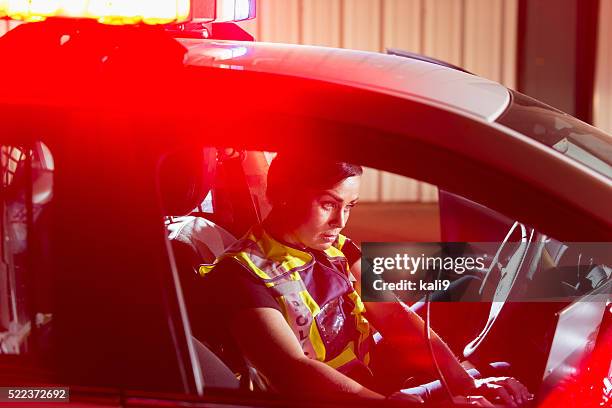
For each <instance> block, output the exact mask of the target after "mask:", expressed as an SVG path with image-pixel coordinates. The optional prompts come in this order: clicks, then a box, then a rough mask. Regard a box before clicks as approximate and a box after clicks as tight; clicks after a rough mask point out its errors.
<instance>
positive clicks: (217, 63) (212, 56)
mask: <svg viewBox="0 0 612 408" xmlns="http://www.w3.org/2000/svg"><path fill="white" fill-rule="evenodd" d="M179 41H180V43H181V44H183V45H184V46H185V47H186V48H187V49H188V52H187V55H186V58H185V63H186V64H187V65H192V66H207V67H216V68H226V69H235V70H246V71H255V72H265V73H271V74H283V75H289V76H296V77H302V78H308V79H315V80H322V81H327V82H332V83H337V84H342V85H349V86H353V87H357V88H363V89H369V90H375V91H378V92H382V93H387V94H392V95H396V96H400V97H402V98H406V99H412V100H416V101H419V102H422V103H425V104H429V105H434V106H437V107H442V108H444V109H447V110H453V111H456V112H458V113H462V114H464V115H465V114H467V115H473V116H477V117H479V118H480V119H484V120H486V121H488V122H492V121H494V120H495V119H497V118H498V117H499V116H500V115H501V114H502V113H503V112H504V111H505V109H506V108H507V107H508V105H509V103H510V93H509V91H508V89H507V88H506V87H504V86H502V85H500V84H498V83H496V82H493V81H490V80H487V79H484V78H480V77H477V76H475V75H471V74H469V73H466V72H461V71H459V70H455V69H452V68H448V67H444V66H441V65H438V64H434V63H430V62H426V61H419V60H415V59H411V58H405V57H399V56H393V55H385V54H381V53H375V52H366V51H355V50H346V49H338V48H329V47H317V46H306V45H292V44H276V43H261V42H239V41H220V40H201V39H179Z"/></svg>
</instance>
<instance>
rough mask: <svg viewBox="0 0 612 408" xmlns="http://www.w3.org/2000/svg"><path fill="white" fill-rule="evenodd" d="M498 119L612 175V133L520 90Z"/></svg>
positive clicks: (596, 169) (591, 166) (568, 155)
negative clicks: (523, 93)
mask: <svg viewBox="0 0 612 408" xmlns="http://www.w3.org/2000/svg"><path fill="white" fill-rule="evenodd" d="M511 92H512V103H511V104H510V106H509V108H508V109H507V110H506V112H505V113H504V114H503V115H502V116H501V117H500V118H499V119H498V120H497V121H498V122H499V123H501V124H502V125H505V126H507V127H509V128H511V129H513V130H516V131H518V132H520V133H522V134H524V135H526V136H528V137H530V138H532V139H535V140H537V141H538V142H541V143H544V144H545V145H547V146H549V147H552V148H553V149H555V150H557V151H558V152H561V153H563V154H564V155H565V156H567V157H570V158H572V159H573V160H576V161H578V162H580V163H582V164H584V165H585V166H587V167H589V168H591V169H593V170H595V171H597V172H598V173H601V174H603V175H605V176H607V177H608V178H612V136H610V135H608V134H606V133H604V132H602V131H601V130H599V129H597V128H595V127H593V126H590V125H588V124H586V123H584V122H582V121H580V120H578V119H576V118H574V117H572V116H570V115H568V114H567V113H564V112H561V111H559V110H556V109H554V108H552V107H550V106H548V105H546V104H543V103H541V102H538V101H536V100H535V99H532V98H530V97H528V96H525V95H522V94H520V93H518V92H514V91H511Z"/></svg>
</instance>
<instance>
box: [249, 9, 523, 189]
mask: <svg viewBox="0 0 612 408" xmlns="http://www.w3.org/2000/svg"><path fill="white" fill-rule="evenodd" d="M517 11H518V4H517V0H258V16H257V20H255V21H253V22H248V23H246V24H243V26H244V27H245V28H246V29H247V30H248V31H249V32H251V33H252V34H254V35H255V37H256V38H257V39H259V40H260V41H271V42H290V43H296V44H312V45H323V46H332V47H345V48H353V49H360V50H367V51H384V50H385V49H386V48H401V49H405V50H408V51H413V52H417V53H421V54H425V55H428V56H431V57H434V58H439V59H442V60H445V61H448V62H450V63H453V64H455V65H459V66H462V67H465V68H466V69H468V70H469V71H472V72H474V73H476V74H478V75H481V76H484V77H486V78H490V79H493V80H495V81H499V82H501V83H503V84H505V85H506V86H509V87H514V86H515V76H516V75H515V67H516V61H515V55H516V28H517ZM365 178H366V179H367V182H366V183H365V186H366V187H367V188H365V189H364V190H363V191H362V198H363V199H364V200H381V201H435V200H437V191H436V189H435V188H434V187H432V186H430V185H428V184H426V183H420V182H417V181H414V180H408V179H406V178H403V177H398V176H395V175H392V174H389V173H384V172H378V171H375V170H371V169H368V170H367V171H366V174H365Z"/></svg>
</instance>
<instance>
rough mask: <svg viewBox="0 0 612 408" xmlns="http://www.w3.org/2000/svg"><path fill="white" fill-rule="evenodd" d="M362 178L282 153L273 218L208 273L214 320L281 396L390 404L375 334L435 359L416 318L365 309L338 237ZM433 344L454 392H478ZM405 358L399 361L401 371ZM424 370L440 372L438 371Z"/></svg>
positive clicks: (391, 308)
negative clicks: (338, 396) (342, 396)
mask: <svg viewBox="0 0 612 408" xmlns="http://www.w3.org/2000/svg"><path fill="white" fill-rule="evenodd" d="M361 175H362V169H361V167H360V166H356V165H352V164H348V163H342V162H334V161H326V160H318V161H315V160H313V159H307V158H303V157H297V156H293V155H288V154H279V155H278V156H277V157H276V158H275V159H274V161H273V162H272V164H271V166H270V170H269V173H268V189H267V195H268V199H269V201H270V203H271V205H272V210H271V212H270V214H269V216H268V217H267V218H266V219H265V221H264V222H263V224H262V225H258V226H255V227H253V228H252V229H251V230H250V231H249V232H248V233H247V234H246V236H245V237H244V238H243V239H241V240H240V241H238V242H237V243H236V244H235V245H233V246H232V247H231V248H230V249H229V250H228V251H227V252H226V253H225V254H224V255H223V256H222V257H221V258H219V259H218V260H217V262H216V263H215V265H213V266H203V267H201V268H200V273H201V274H202V275H204V276H205V277H206V279H205V280H204V281H205V282H206V285H205V286H207V288H208V294H207V296H209V299H212V300H211V302H210V303H211V306H210V307H209V308H208V310H209V312H210V314H209V315H214V316H216V320H217V324H221V322H220V321H219V320H221V318H220V316H223V317H222V319H223V324H224V326H225V328H226V329H227V330H226V331H224V332H225V333H226V334H229V336H228V337H230V338H231V340H233V341H235V342H236V343H237V346H238V348H239V349H240V351H241V353H242V355H243V356H245V358H246V360H247V361H248V363H249V365H251V366H253V367H255V368H256V369H257V371H258V372H259V373H261V374H263V376H264V377H265V378H266V379H267V382H268V383H269V384H271V385H272V387H273V388H274V389H276V390H278V391H280V392H285V393H291V394H293V395H295V394H299V393H304V394H307V393H312V392H317V393H324V392H328V393H337V392H343V393H351V394H355V395H360V396H364V397H372V398H385V396H384V395H382V394H381V392H380V391H381V390H383V389H384V388H385V387H384V386H381V383H382V381H380V379H377V375H376V374H378V373H380V372H381V370H380V367H384V366H387V365H389V364H390V363H392V362H391V361H387V362H384V361H377V358H378V360H379V356H380V353H377V345H376V344H375V341H374V333H376V331H375V330H374V327H376V330H378V331H379V332H380V333H382V336H383V338H385V340H387V342H388V343H389V344H393V341H394V340H395V342H396V343H398V344H399V343H401V345H402V348H403V350H406V349H408V350H411V353H408V354H410V355H413V356H414V355H419V354H420V355H425V353H427V348H426V347H427V345H426V344H425V342H424V341H423V339H422V333H423V322H422V320H421V319H420V318H419V317H418V316H417V315H415V314H414V313H412V312H410V311H407V310H405V309H404V308H402V307H401V306H400V305H399V304H388V303H387V304H384V305H383V304H376V303H371V304H368V305H367V307H366V306H364V304H363V303H362V302H361V299H360V297H359V294H358V292H359V284H358V279H359V274H360V268H359V265H360V252H359V249H358V247H357V246H356V245H355V244H354V243H352V242H351V241H350V240H349V239H348V238H346V237H345V236H343V235H341V234H340V232H341V231H342V229H343V228H344V227H345V225H346V222H347V221H348V217H349V214H350V211H351V209H352V208H353V207H354V206H355V205H356V204H357V201H358V200H359V187H360V182H361ZM356 278H357V279H356ZM390 313H391V314H393V316H392V318H391V319H389V314H390ZM390 321H393V322H394V324H393V325H390V324H389V323H388V322H390ZM398 322H399V323H401V324H398ZM397 327H401V329H399V330H398V328H397ZM222 331H223V330H222ZM433 338H434V340H433V343H434V349H435V350H436V353H437V356H438V359H439V363H440V365H441V366H442V367H443V372H444V375H445V378H446V380H447V382H448V385H449V387H450V388H451V391H452V392H453V393H454V394H455V395H467V393H470V392H472V391H473V390H474V389H475V388H476V384H475V382H474V380H473V379H472V377H470V375H469V374H468V373H467V372H466V371H465V369H463V367H462V366H461V365H460V364H459V362H458V361H457V360H456V358H455V357H454V356H453V354H452V352H451V351H450V350H449V348H448V347H447V346H446V345H445V344H444V343H443V342H442V341H441V340H440V339H439V338H438V337H437V336H435V334H434V335H433ZM209 340H210V339H209ZM216 340H218V341H221V342H227V340H229V339H228V338H227V337H225V338H224V336H221V337H220V338H218V339H216ZM213 341H214V340H213ZM406 341H410V348H408V347H406ZM403 354H407V353H406V352H405V351H404V352H403ZM410 355H408V356H406V358H405V359H404V363H405V364H404V366H405V367H402V369H405V370H406V371H405V374H404V376H405V378H407V377H408V376H409V375H410V374H411V371H410V369H411V368H412V369H413V370H412V371H414V368H415V367H410V363H411V361H414V359H411V358H410ZM401 360H402V359H397V361H394V362H397V363H398V364H400V365H401V364H402V361H401ZM426 366H427V368H428V369H429V370H430V372H432V373H433V372H434V371H433V368H432V366H431V363H429V362H428V363H426ZM382 380H383V381H387V380H389V378H388V377H384V378H382ZM398 384H401V382H400V383H398ZM484 388H487V390H486V391H491V390H492V391H493V392H492V393H491V392H489V395H494V396H498V397H500V398H502V399H504V400H506V401H507V402H508V403H509V405H515V404H520V403H522V402H523V401H524V400H526V399H527V398H528V392H527V390H526V389H525V388H524V387H523V386H522V385H521V384H520V383H518V381H516V380H514V379H508V378H502V379H498V380H496V381H493V380H491V381H488V382H487V385H485V387H484ZM393 395H394V396H403V397H404V398H406V399H408V400H412V401H418V400H420V398H419V397H414V396H409V395H404V394H401V393H400V394H398V393H395V394H393ZM483 403H485V404H486V403H487V402H486V400H483Z"/></svg>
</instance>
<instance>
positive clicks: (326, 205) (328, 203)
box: [321, 202, 336, 210]
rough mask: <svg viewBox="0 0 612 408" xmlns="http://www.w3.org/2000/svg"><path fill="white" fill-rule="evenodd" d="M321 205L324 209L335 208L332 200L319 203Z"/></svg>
mask: <svg viewBox="0 0 612 408" xmlns="http://www.w3.org/2000/svg"><path fill="white" fill-rule="evenodd" d="M321 207H323V208H325V209H326V210H333V209H334V208H336V204H335V203H332V202H326V203H323V204H321Z"/></svg>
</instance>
